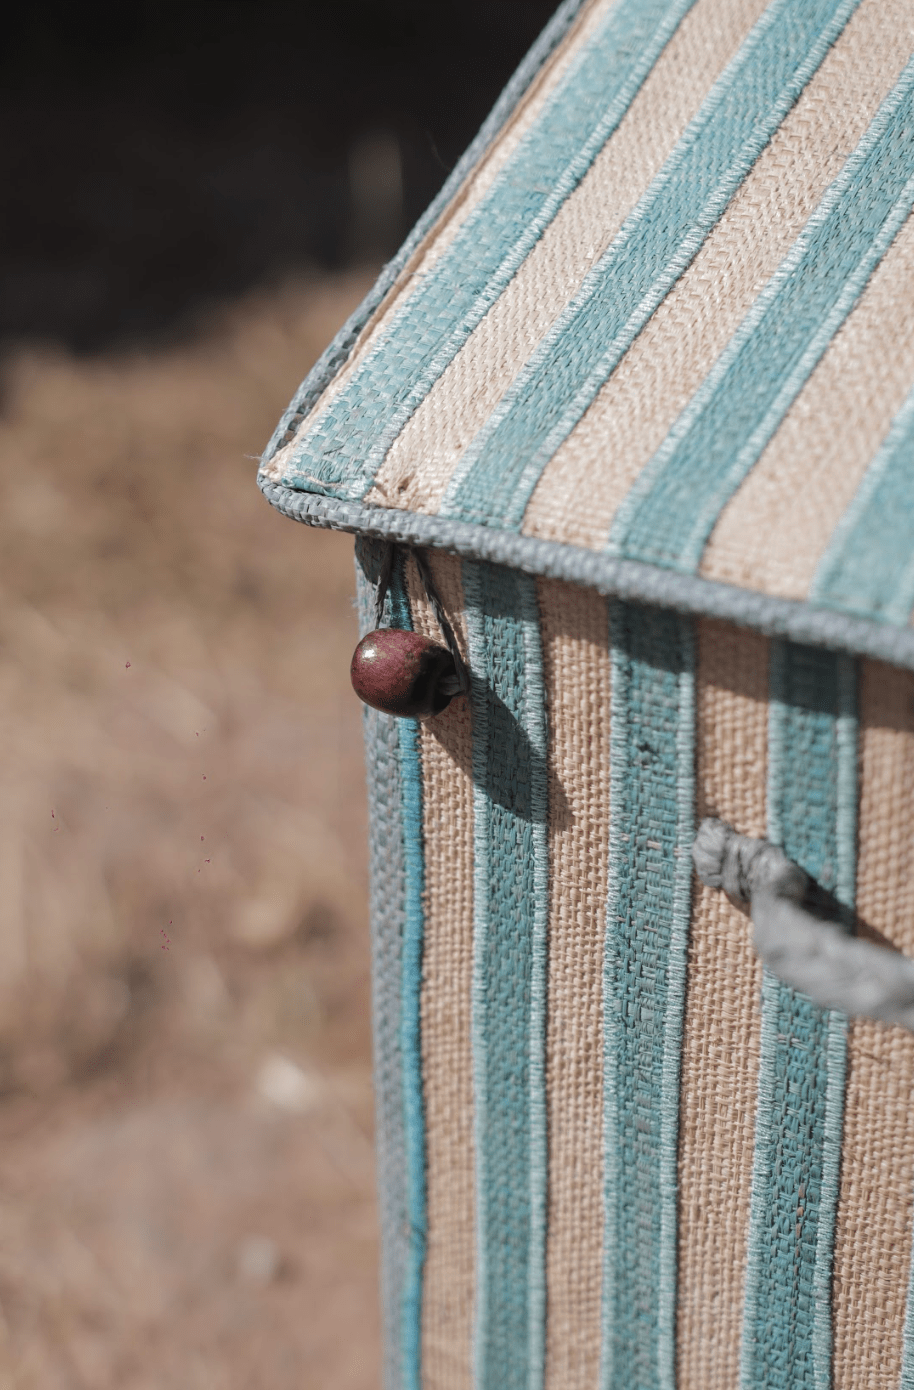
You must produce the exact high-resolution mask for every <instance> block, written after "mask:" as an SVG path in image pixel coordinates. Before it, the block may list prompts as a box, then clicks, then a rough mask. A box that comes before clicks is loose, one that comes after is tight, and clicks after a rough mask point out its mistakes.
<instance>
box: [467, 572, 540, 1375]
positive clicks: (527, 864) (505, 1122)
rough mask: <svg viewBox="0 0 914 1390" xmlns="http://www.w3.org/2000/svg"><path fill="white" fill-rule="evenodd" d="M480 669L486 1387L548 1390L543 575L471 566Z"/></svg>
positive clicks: (478, 951) (470, 627)
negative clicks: (538, 581)
mask: <svg viewBox="0 0 914 1390" xmlns="http://www.w3.org/2000/svg"><path fill="white" fill-rule="evenodd" d="M463 579H464V596H465V602H466V609H467V632H468V637H469V658H470V668H471V678H472V690H471V700H472V710H473V779H474V864H475V867H474V945H473V951H474V958H473V1014H472V1044H473V1073H474V1101H475V1137H476V1186H477V1205H476V1220H477V1272H476V1332H475V1362H476V1386H477V1390H541V1387H542V1383H543V1362H544V1323H545V1212H546V1159H547V1155H546V1104H545V1074H544V1065H545V991H546V913H547V906H548V899H547V889H548V860H547V842H546V795H547V792H546V734H545V729H546V720H545V706H544V692H543V677H542V653H541V650H540V636H539V620H538V612H537V605H536V586H535V582H534V581H533V580H532V579H529V578H527V577H526V576H525V575H521V574H518V573H516V572H513V571H510V570H502V569H497V568H495V567H494V566H490V565H477V564H472V563H467V564H465V565H464V571H463Z"/></svg>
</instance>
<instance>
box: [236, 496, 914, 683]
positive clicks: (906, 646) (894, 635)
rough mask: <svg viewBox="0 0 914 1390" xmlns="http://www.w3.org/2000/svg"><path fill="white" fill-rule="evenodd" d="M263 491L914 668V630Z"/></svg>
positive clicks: (282, 507)
mask: <svg viewBox="0 0 914 1390" xmlns="http://www.w3.org/2000/svg"><path fill="white" fill-rule="evenodd" d="M259 484H260V489H261V491H262V492H263V494H264V496H265V497H266V499H267V501H268V502H269V503H270V504H271V505H272V506H274V507H275V508H276V509H277V511H280V512H282V513H283V515H284V516H288V517H291V519H292V520H293V521H301V522H303V523H305V524H306V525H308V526H321V527H325V528H329V529H330V530H334V531H351V532H354V533H356V534H358V535H364V536H375V537H377V538H379V539H382V540H388V541H393V542H395V543H397V544H401V545H419V546H427V547H429V548H432V549H435V550H444V551H447V552H449V553H451V554H455V555H461V556H463V557H464V558H466V559H470V560H487V561H490V562H491V563H492V564H496V565H507V566H510V567H511V568H512V569H517V570H521V571H522V572H523V573H525V574H533V575H542V576H543V577H544V578H547V579H565V580H568V581H569V582H570V583H573V584H582V585H585V586H586V587H588V588H591V589H595V590H596V591H597V592H598V593H600V594H604V595H607V596H610V595H611V596H612V597H615V598H622V599H628V600H630V601H632V602H635V603H650V604H655V605H657V606H658V607H664V608H672V609H675V611H676V612H679V613H688V614H692V615H696V616H702V617H707V618H719V619H721V620H723V621H724V622H731V623H735V624H736V625H737V626H738V627H747V628H751V629H752V630H753V631H754V632H760V633H762V634H763V635H764V636H766V637H785V638H787V639H789V640H790V641H792V642H807V643H809V644H810V645H812V646H818V647H828V648H831V649H832V650H836V651H846V652H849V653H851V654H852V655H854V656H865V657H872V658H874V659H876V660H878V661H887V662H890V663H891V664H892V665H894V666H903V667H905V668H907V669H908V670H914V628H911V627H900V626H895V625H890V624H888V623H885V622H879V621H877V620H874V619H871V618H859V617H854V616H852V615H850V614H847V613H841V612H835V611H834V610H833V609H829V608H826V607H824V606H818V605H814V604H810V603H805V602H802V601H800V600H798V599H786V598H777V597H774V596H772V595H769V594H760V593H755V592H754V591H752V590H751V589H740V588H738V587H737V586H736V585H735V584H724V583H721V582H720V581H719V580H714V579H704V578H702V577H701V576H700V575H690V574H682V573H678V572H676V571H674V570H668V569H663V568H661V567H660V566H659V565H651V564H647V563H646V562H644V561H640V560H621V559H616V558H615V557H613V556H611V555H605V554H601V553H600V552H598V551H593V550H584V549H583V548H581V547H578V546H574V545H567V544H564V543H562V542H560V541H543V540H538V539H537V538H536V537H533V536H519V535H516V534H514V533H511V532H504V531H493V530H490V529H489V527H487V526H478V525H476V524H474V523H471V522H465V521H452V520H444V519H442V518H440V517H434V516H424V515H423V514H422V513H420V512H406V511H399V510H396V509H393V508H388V507H366V506H364V505H363V504H362V503H360V502H347V501H340V500H338V499H337V498H333V497H321V496H317V495H315V494H312V493H306V492H299V491H298V490H297V489H296V488H290V487H282V486H281V485H280V484H278V483H273V482H271V481H270V480H269V479H267V478H265V477H264V476H263V475H261V476H260V478H259Z"/></svg>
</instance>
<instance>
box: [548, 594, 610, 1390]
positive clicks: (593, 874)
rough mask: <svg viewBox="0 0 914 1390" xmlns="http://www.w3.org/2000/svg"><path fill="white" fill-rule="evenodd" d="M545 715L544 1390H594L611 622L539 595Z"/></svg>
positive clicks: (574, 600)
mask: <svg viewBox="0 0 914 1390" xmlns="http://www.w3.org/2000/svg"><path fill="white" fill-rule="evenodd" d="M538 595H539V605H540V615H541V622H542V634H543V667H544V679H545V687H546V703H547V708H548V710H549V865H550V886H549V986H548V997H549V1011H548V1021H547V1032H546V1090H547V1106H548V1130H549V1216H548V1228H547V1229H548V1236H547V1252H546V1281H547V1307H548V1314H547V1324H546V1379H545V1387H546V1390H593V1387H594V1386H595V1385H596V1383H597V1375H598V1370H599V1365H600V1290H601V1268H602V1248H603V1001H602V979H603V943H604V938H605V935H606V923H605V915H606V892H607V882H606V873H607V857H608V851H609V669H610V666H609V617H608V613H607V606H606V600H605V599H603V598H601V597H600V596H599V595H598V594H595V593H593V592H592V591H590V590H587V589H581V588H578V587H577V586H576V585H573V584H562V583H559V582H556V581H549V580H541V581H540V582H539V585H538Z"/></svg>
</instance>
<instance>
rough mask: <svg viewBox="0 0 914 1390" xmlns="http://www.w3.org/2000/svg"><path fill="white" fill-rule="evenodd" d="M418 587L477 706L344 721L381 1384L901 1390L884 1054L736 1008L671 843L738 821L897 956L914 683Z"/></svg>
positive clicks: (899, 1047)
mask: <svg viewBox="0 0 914 1390" xmlns="http://www.w3.org/2000/svg"><path fill="white" fill-rule="evenodd" d="M362 549H363V551H364V552H365V553H366V554H369V556H370V553H371V552H370V548H366V547H365V546H364V545H363V547H362ZM363 563H364V561H363ZM403 573H404V581H405V582H404V586H403V587H402V588H401V589H400V590H398V589H397V587H396V585H395V586H394V594H393V601H394V603H397V602H401V601H402V600H403V599H404V598H408V599H409V605H410V613H409V615H408V621H409V622H411V623H412V624H413V625H414V626H415V627H417V628H418V629H419V630H421V631H423V632H426V633H427V634H428V635H429V636H433V637H434V636H435V633H436V622H435V619H434V616H433V614H432V612H431V609H430V606H429V602H428V599H427V597H426V595H425V592H424V588H423V586H422V584H421V583H420V580H419V577H418V573H417V571H416V570H415V567H414V565H413V562H412V561H411V560H408V561H407V563H406V565H405V568H404V571H403ZM432 573H433V577H434V581H435V585H436V588H437V589H438V592H439V595H440V596H441V598H442V600H443V603H444V606H445V609H446V611H447V612H448V614H449V616H450V618H451V620H452V622H453V623H454V625H455V629H456V631H457V633H458V640H459V641H460V643H461V645H462V646H463V647H464V650H465V652H466V656H467V660H468V662H469V665H470V669H471V673H472V677H473V684H472V690H471V692H470V695H469V697H468V698H466V697H458V698H457V699H455V700H454V701H453V703H452V705H451V707H450V708H449V711H448V712H447V714H446V715H445V716H444V717H443V718H442V719H441V720H439V721H432V722H431V723H430V724H428V725H426V726H424V727H422V728H419V729H416V727H415V726H412V727H413V728H414V730H415V733H416V740H415V744H414V745H411V743H410V740H409V739H408V738H407V739H405V740H404V739H402V738H399V737H396V738H395V739H394V741H393V742H391V739H390V734H389V729H390V721H386V720H384V719H383V717H381V716H374V715H370V716H369V720H370V722H371V743H370V759H371V761H370V768H371V769H372V773H371V783H370V785H371V794H372V825H373V831H372V834H373V845H374V849H373V859H372V862H373V864H375V865H376V866H377V867H376V869H374V870H373V873H374V874H375V875H376V882H377V889H376V901H375V907H374V916H373V932H374V940H375V993H376V1001H377V1002H376V1030H377V1037H378V1048H379V1057H378V1071H377V1086H378V1111H377V1119H378V1131H379V1135H378V1144H379V1158H380V1163H379V1177H380V1181H381V1187H382V1198H383V1200H382V1215H383V1239H384V1250H385V1256H384V1291H385V1292H384V1298H385V1318H386V1335H387V1344H388V1348H389V1351H388V1374H387V1385H388V1387H390V1390H400V1387H401V1386H403V1387H405V1386H421V1387H423V1388H425V1387H434V1388H435V1390H438V1387H441V1390H494V1387H496V1386H499V1387H500V1386H502V1385H517V1386H522V1387H524V1390H529V1388H530V1387H535V1390H541V1388H542V1390H553V1387H559V1386H562V1387H563V1390H572V1387H578V1386H580V1387H594V1390H615V1387H616V1386H618V1385H620V1384H624V1385H626V1386H627V1385H633V1386H637V1387H638V1390H642V1387H644V1390H673V1387H676V1388H677V1390H686V1387H696V1390H698V1387H702V1390H737V1387H740V1388H742V1387H752V1388H753V1390H755V1387H757V1386H772V1387H778V1390H782V1388H784V1387H791V1390H792V1387H794V1386H807V1385H808V1386H815V1387H831V1386H836V1387H838V1386H840V1387H848V1390H858V1387H859V1390H906V1387H907V1386H908V1384H909V1383H910V1381H911V1377H912V1376H914V1336H912V1334H911V1331H910V1329H911V1326H912V1325H914V1319H912V1311H911V1307H912V1297H911V1293H910V1288H911V1275H912V1231H914V1197H912V1192H914V1121H912V1119H911V1108H910V1103H909V1102H910V1086H911V1080H912V1076H914V1048H912V1046H911V1045H909V1044H911V1039H910V1036H909V1035H908V1034H906V1033H904V1032H903V1031H902V1030H901V1029H898V1028H887V1027H884V1026H882V1025H878V1024H871V1023H863V1022H858V1023H855V1024H854V1025H853V1026H852V1027H851V1028H850V1029H848V1028H847V1026H846V1022H845V1020H844V1019H843V1018H842V1017H841V1016H839V1015H836V1014H828V1013H826V1012H824V1011H821V1010H817V1009H815V1008H813V1006H812V1005H811V1004H810V1003H809V1002H808V1001H805V1000H804V999H803V998H802V997H801V996H798V995H796V994H795V993H794V992H793V991H791V990H789V989H788V988H787V987H786V986H782V985H779V984H777V982H775V981H774V980H772V979H766V981H765V984H764V986H763V985H762V971H761V968H760V965H759V962H758V959H757V957H756V956H755V953H754V951H753V949H752V944H751V924H750V922H749V919H748V916H747V915H746V914H745V913H743V912H741V911H740V910H738V909H737V908H736V907H734V906H732V905H731V904H730V903H728V902H727V900H726V899H725V898H723V897H722V895H720V894H716V895H715V894H712V893H711V892H710V890H707V889H704V888H701V887H699V886H697V885H693V883H692V881H691V873H690V860H689V853H688V850H689V843H690V838H691V834H692V828H693V826H694V824H695V823H696V820H697V818H698V817H700V816H703V815H705V814H708V813H716V814H718V815H727V816H729V817H732V818H733V820H734V821H736V822H737V823H739V824H741V825H745V826H746V828H747V830H751V831H752V832H754V833H761V832H763V831H765V830H766V829H767V831H768V833H771V834H776V835H778V836H779V837H780V838H782V839H783V841H784V843H785V844H786V845H787V846H789V847H790V848H791V851H792V853H793V854H794V856H795V857H797V858H798V859H799V860H800V861H801V862H803V863H804V864H805V865H806V866H807V868H808V869H809V871H810V872H812V873H813V874H814V875H815V877H816V879H817V881H818V882H819V883H820V885H821V887H822V889H823V890H825V891H830V892H831V893H832V894H833V895H834V898H835V900H836V901H837V903H839V904H840V903H842V902H843V903H845V904H848V905H849V904H851V903H853V901H854V898H855V892H856V903H857V914H858V928H857V929H858V930H859V931H861V932H863V933H869V934H871V935H872V934H876V935H877V937H878V936H881V937H883V938H884V939H886V940H888V941H890V942H893V943H894V944H895V945H897V946H898V947H900V948H901V949H904V950H906V951H908V952H910V953H912V954H914V939H912V938H911V933H910V921H911V917H912V903H911V893H912V888H911V873H910V865H911V863H912V862H914V860H912V856H914V839H912V830H911V817H910V814H909V804H910V796H911V793H912V788H914V780H912V779H914V676H912V675H911V674H910V673H908V672H905V671H898V670H894V669H893V668H891V667H886V666H884V665H883V664H881V663H878V662H862V663H854V662H852V661H850V660H849V659H848V658H847V657H846V656H844V655H843V654H841V653H827V652H822V651H818V650H816V649H814V648H809V647H805V646H801V645H797V644H786V643H779V642H769V641H767V640H766V639H763V638H761V637H759V636H757V635H755V634H752V633H747V632H745V631H743V630H740V629H738V628H735V627H733V626H728V625H726V624H721V623H718V622H714V621H711V620H698V621H694V622H693V621H690V620H686V619H683V618H681V617H679V616H677V615H675V614H673V613H668V612H663V611H661V610H656V609H655V610H650V609H645V608H643V607H642V606H640V605H623V604H619V603H618V602H617V601H613V600H609V601H607V600H606V599H604V598H602V597H601V596H600V595H597V594H594V593H589V592H587V591H586V590H582V589H580V588H578V587H577V586H573V585H566V584H562V583H558V582H555V581H548V582H546V581H541V582H539V583H538V584H537V583H535V582H534V581H531V580H530V579H528V578H527V577H525V576H523V575H518V574H516V573H513V572H511V571H507V570H504V569H500V568H498V567H495V566H483V565H479V564H476V563H469V562H463V563H462V564H461V562H460V561H459V560H458V559H457V558H455V557H446V556H441V557H434V558H433V566H432ZM365 592H366V593H367V587H366V588H365ZM363 606H366V611H367V598H366V599H364V602H363ZM405 616H406V615H401V620H404V618H405ZM417 753H418V758H417V757H416V754H417ZM382 763H383V764H384V765H385V766H386V767H387V772H386V774H385V776H384V777H383V778H379V775H378V771H377V770H376V769H378V768H379V766H380V765H381V764H382ZM410 767H413V768H415V769H417V770H418V774H419V777H420V779H421V787H420V789H419V797H418V801H419V803H420V804H421V812H422V830H421V834H419V835H417V836H416V838H415V847H414V848H415V850H416V851H417V852H418V853H419V855H420V856H421V861H422V863H421V881H422V884H423V891H422V894H421V901H420V903H419V911H420V917H421V921H420V923H419V924H418V925H419V928H420V929H419V930H418V931H417V930H416V929H415V926H413V927H412V928H411V926H410V912H411V908H410V889H409V877H410V875H409V871H408V869H407V868H406V867H405V860H404V855H403V852H402V850H401V852H400V854H399V855H398V854H397V852H396V844H397V842H398V840H399V841H400V842H401V843H402V837H403V834H404V829H403V827H404V819H405V817H406V815H407V814H408V808H409V798H408V796H404V791H403V781H404V777H406V778H408V776H409V770H410ZM858 825H859V835H858V829H857V827H858ZM392 837H393V838H392ZM855 885H856V887H855ZM378 891H381V892H383V901H382V900H380V899H378V897H377V892H378ZM412 910H413V911H414V909H412ZM411 940H413V941H416V940H418V941H421V948H422V958H421V983H420V984H419V986H418V987H417V982H416V976H415V973H414V972H411V970H410V968H409V961H408V954H409V951H408V948H409V943H410V941H411ZM417 1002H418V1003H419V1005H420V1007H419V1009H418V1010H417ZM404 1020H405V1021H406V1025H407V1026H404ZM410 1020H412V1021H413V1025H412V1026H416V1020H418V1025H417V1026H418V1037H417V1038H414V1039H413V1041H412V1042H411V1037H412V1035H411V1033H410V1025H409V1021H410ZM416 1058H419V1059H420V1075H418V1076H417V1075H416V1073H415V1062H416ZM417 1165H418V1166H419V1167H421V1170H422V1175H423V1179H424V1181H423V1182H422V1183H421V1184H418V1185H417V1183H416V1181H415V1178H416V1168H417ZM423 1201H424V1207H422V1208H421V1209H420V1206H419V1205H417V1203H419V1202H423ZM417 1235H418V1236H419V1237H420V1238H419V1239H418V1240H417Z"/></svg>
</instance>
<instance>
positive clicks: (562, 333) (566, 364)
mask: <svg viewBox="0 0 914 1390" xmlns="http://www.w3.org/2000/svg"><path fill="white" fill-rule="evenodd" d="M856 3H857V0H804V3H803V4H799V5H798V4H797V3H796V0H774V3H773V4H771V5H770V6H769V8H768V10H767V11H766V13H765V14H764V15H763V16H762V18H761V19H760V20H759V22H758V23H757V24H756V26H755V28H754V29H753V30H752V33H751V34H750V35H749V37H748V38H747V40H746V42H745V43H744V44H743V45H742V47H741V49H740V51H739V52H738V53H737V55H736V56H735V57H734V59H733V60H732V62H731V63H730V64H729V65H728V67H727V68H726V70H725V72H724V73H723V75H722V76H721V77H720V79H719V80H718V81H717V83H716V84H715V85H714V87H713V88H712V89H711V92H710V93H709V95H708V97H707V98H706V100H705V102H704V104H703V106H702V108H701V110H700V112H699V113H698V115H697V116H696V117H695V119H694V120H693V121H692V122H691V124H690V125H689V127H688V129H687V131H686V132H685V134H684V135H683V137H682V139H681V140H680V141H679V143H678V145H677V146H676V149H675V150H674V151H673V153H672V155H671V156H670V158H669V159H668V161H667V163H666V164H665V166H664V168H663V169H662V170H661V172H660V173H659V174H658V176H657V177H656V178H655V179H654V181H653V182H652V184H651V186H650V188H649V189H648V191H647V193H646V194H645V195H644V197H643V198H642V199H641V201H640V202H639V204H638V206H637V207H636V208H635V210H634V212H632V213H631V215H630V216H629V217H628V218H627V219H626V221H625V223H624V224H623V226H622V229H621V231H620V232H619V234H618V236H617V237H616V238H615V240H614V241H613V243H612V245H611V246H610V247H609V248H608V250H607V251H606V252H605V254H604V255H603V257H602V258H601V260H600V261H599V262H598V264H597V265H596V266H595V268H594V269H593V271H591V273H590V274H589V275H588V276H587V278H586V279H585V281H584V283H583V285H582V287H581V289H580V291H579V292H578V294H577V295H576V296H575V298H574V299H573V300H572V302H571V304H570V305H569V306H568V309H567V310H566V311H565V313H564V314H563V315H562V316H561V318H560V319H559V320H558V322H557V323H556V324H555V325H554V326H553V328H552V329H551V330H550V332H549V333H548V334H547V335H546V337H545V338H544V339H543V341H542V342H541V343H540V345H539V346H538V348H537V349H536V351H535V352H534V353H533V355H532V357H531V358H530V360H529V362H528V364H527V366H526V367H525V368H524V370H523V371H522V372H520V374H519V375H518V377H517V378H516V380H515V382H514V383H513V385H512V386H511V388H510V389H509V391H508V392H507V393H506V394H505V396H504V397H503V399H502V401H501V403H500V405H499V407H498V408H497V409H496V410H495V412H494V413H493V415H492V416H491V417H490V419H489V421H488V422H487V423H486V425H485V426H484V427H483V429H482V430H480V431H479V433H478V434H477V436H476V438H475V439H474V440H473V442H472V444H471V445H470V446H469V448H468V450H467V451H466V453H465V455H464V458H463V460H462V462H461V465H460V468H459V469H458V471H457V473H456V474H455V476H454V478H453V479H452V482H451V485H450V488H449V489H448V493H447V495H446V498H445V504H444V507H443V509H442V510H443V514H445V515H448V516H459V517H462V518H464V519H465V520H468V521H477V522H479V523H480V524H482V525H493V526H494V525H499V526H513V527H515V528H519V526H520V523H521V520H522V517H523V514H524V510H525V508H526V505H527V502H528V500H529V498H530V494H531V492H532V491H533V488H534V487H535V485H536V483H537V481H538V479H539V477H540V475H541V474H542V471H543V469H544V468H545V466H546V464H547V463H548V462H549V460H550V459H551V458H552V456H553V454H554V453H555V451H556V449H557V448H558V447H559V445H560V444H561V443H562V441H563V440H564V439H565V438H566V437H567V436H568V435H569V434H570V432H571V430H572V429H573V428H574V426H575V425H576V424H577V422H578V421H579V420H580V418H581V416H582V415H583V414H584V412H585V410H586V409H587V407H588V406H589V405H590V403H591V401H592V400H593V399H594V397H595V396H596V394H597V392H598V391H599V389H600V387H601V386H602V385H603V383H604V382H605V381H606V379H607V377H608V376H609V375H610V373H611V372H612V371H613V370H614V368H615V367H616V366H617V365H618V363H619V361H620V360H621V358H622V357H623V356H624V355H625V353H626V352H627V351H628V349H629V347H630V346H631V344H632V342H633V341H634V339H635V337H636V336H637V335H638V333H639V332H640V331H641V329H642V328H643V327H644V324H645V323H646V322H647V320H648V319H649V318H650V316H651V314H652V313H653V312H654V311H655V309H656V308H657V306H658V305H659V304H660V303H661V301H662V300H663V299H664V297H665V296H666V295H667V294H668V293H669V291H670V289H671V288H672V286H673V284H674V283H675V281H676V280H677V279H678V277H679V276H680V275H682V273H683V271H684V270H685V269H686V267H687V266H688V265H689V263H690V262H691V261H692V259H693V258H694V256H695V255H696V254H697V252H698V250H699V249H700V247H701V245H702V243H703V242H704V240H705V238H706V236H707V235H708V233H709V232H710V230H711V228H712V227H713V226H714V225H715V223H716V222H717V221H718V220H719V219H720V217H721V215H722V214H723V212H724V209H725V208H726V206H727V203H728V202H729V200H730V198H731V197H732V196H733V194H734V193H735V191H736V189H737V188H738V187H739V185H740V184H741V183H742V181H743V179H744V178H745V177H746V175H747V174H748V172H749V170H750V169H751V168H752V166H753V164H754V163H755V161H756V159H757V158H758V156H759V154H760V153H761V151H762V149H763V148H764V146H765V145H766V144H767V142H768V141H769V140H770V138H771V136H772V135H773V134H774V132H775V130H776V129H777V127H778V126H779V124H780V123H781V121H782V120H783V119H784V116H785V115H786V114H787V112H788V110H789V109H790V107H791V105H792V104H793V103H794V101H796V99H797V97H798V95H799V94H800V92H801V91H802V90H803V88H804V86H805V85H806V83H807V82H808V81H809V79H810V77H811V76H812V75H813V73H814V72H815V70H816V68H817V67H818V66H819V64H820V63H821V61H822V59H823V57H824V56H825V54H826V52H827V50H828V47H829V45H830V44H831V43H833V42H834V40H835V39H836V38H837V36H838V35H839V34H840V32H841V30H842V28H843V27H844V25H845V23H846V22H847V19H848V16H849V15H850V14H851V13H852V12H853V10H854V9H855V7H856Z"/></svg>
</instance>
